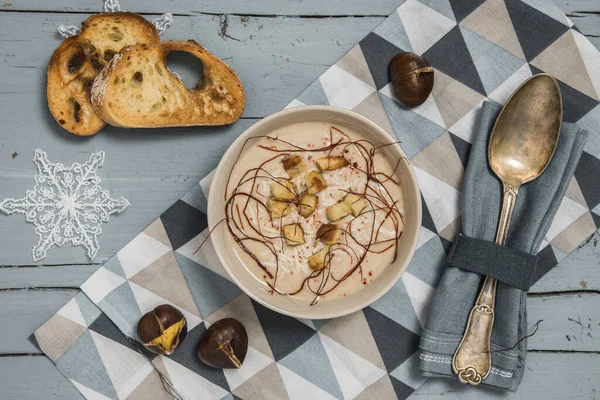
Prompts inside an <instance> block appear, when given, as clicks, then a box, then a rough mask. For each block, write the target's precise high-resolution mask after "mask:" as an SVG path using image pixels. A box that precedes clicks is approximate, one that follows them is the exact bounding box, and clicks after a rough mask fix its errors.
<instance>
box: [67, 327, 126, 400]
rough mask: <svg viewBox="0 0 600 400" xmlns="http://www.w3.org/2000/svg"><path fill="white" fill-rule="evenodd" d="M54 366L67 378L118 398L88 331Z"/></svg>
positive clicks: (110, 396) (112, 397)
mask: <svg viewBox="0 0 600 400" xmlns="http://www.w3.org/2000/svg"><path fill="white" fill-rule="evenodd" d="M83 360H85V361H83ZM56 366H57V367H58V369H59V370H60V371H61V372H62V373H63V374H64V375H65V376H67V377H68V378H69V379H72V380H74V381H75V382H79V383H81V384H82V385H84V386H87V387H88V388H90V389H92V390H95V391H96V392H98V393H100V394H102V395H104V396H106V397H108V398H111V399H116V398H118V396H117V392H116V390H115V388H114V386H113V384H112V381H111V380H110V377H109V376H108V372H107V371H106V369H105V367H104V363H103V362H102V359H101V358H100V354H98V350H97V349H96V345H95V344H94V340H93V339H92V336H91V334H90V332H89V331H86V332H85V333H84V334H83V335H81V336H80V337H79V339H78V340H77V341H76V342H75V343H74V344H73V345H72V346H71V348H70V349H69V350H67V352H66V353H65V354H64V355H63V356H62V357H61V359H60V360H58V362H57V363H56ZM84 366H86V367H85V368H84Z"/></svg>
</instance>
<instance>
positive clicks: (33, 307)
mask: <svg viewBox="0 0 600 400" xmlns="http://www.w3.org/2000/svg"><path fill="white" fill-rule="evenodd" d="M77 293H78V291H77V290H58V289H57V290H13V291H0V305H2V306H1V307H0V321H2V323H0V339H1V340H0V354H22V353H34V354H35V353H39V352H40V350H39V349H38V348H37V347H36V346H35V345H34V344H33V343H32V342H31V341H30V340H29V337H30V336H31V335H32V334H33V332H34V331H35V330H36V329H37V328H39V327H40V326H41V325H42V324H43V323H44V322H46V321H47V320H48V319H49V318H50V317H51V316H52V315H54V314H55V313H56V311H58V310H59V309H60V308H61V307H62V306H64V305H65V304H67V302H68V301H69V300H71V299H72V298H73V297H74V296H75V295H76V294H77ZM0 359H1V358H0ZM0 375H1V374H0ZM1 388H2V386H0V398H2V394H1V393H2V389H1Z"/></svg>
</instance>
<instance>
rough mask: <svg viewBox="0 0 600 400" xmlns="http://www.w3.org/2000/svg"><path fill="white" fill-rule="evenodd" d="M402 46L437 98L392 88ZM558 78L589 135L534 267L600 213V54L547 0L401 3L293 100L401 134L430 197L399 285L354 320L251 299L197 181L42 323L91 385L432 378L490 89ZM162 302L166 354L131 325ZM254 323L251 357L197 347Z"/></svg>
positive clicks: (331, 384)
mask: <svg viewBox="0 0 600 400" xmlns="http://www.w3.org/2000/svg"><path fill="white" fill-rule="evenodd" d="M400 51H413V52H415V53H419V54H423V55H424V57H425V58H426V59H427V60H428V61H429V62H430V64H431V65H432V66H433V67H434V68H435V70H436V71H435V85H434V89H433V93H432V96H431V97H430V98H429V100H428V101H427V102H426V103H425V104H423V105H422V106H420V107H418V108H416V109H407V108H404V107H402V106H401V105H400V104H399V103H398V102H397V101H396V100H395V99H394V96H393V95H392V91H391V89H390V86H389V77H388V66H389V63H390V61H391V59H392V58H393V56H394V55H395V54H396V53H398V52H400ZM542 71H543V72H548V73H551V74H552V75H554V76H555V77H556V78H557V79H558V80H559V85H560V88H561V91H562V95H563V103H564V120H565V121H568V122H577V123H578V125H579V126H580V127H581V128H583V129H586V130H588V131H589V133H590V136H589V137H588V141H587V144H586V147H585V150H584V152H583V155H582V156H581V160H580V163H579V165H578V167H577V169H576V171H575V176H574V178H573V180H572V181H571V183H570V185H569V188H568V190H567V193H566V195H565V197H564V199H563V201H562V203H561V205H560V207H559V210H558V212H557V214H556V217H555V219H554V222H553V223H552V226H551V227H550V230H549V231H548V234H547V235H546V238H545V240H544V241H543V243H542V245H541V248H540V252H539V253H538V255H539V257H540V259H539V262H538V271H537V277H538V278H539V277H540V276H542V275H543V274H545V273H546V272H547V271H549V270H550V269H551V268H552V267H554V266H555V265H556V264H557V263H558V262H559V261H560V260H562V259H563V258H564V257H565V256H566V255H567V254H568V253H569V252H571V251H572V250H574V249H575V248H576V247H577V246H578V245H579V244H580V243H581V242H583V241H584V240H585V238H586V237H588V236H589V235H591V234H592V233H593V232H595V231H596V230H597V229H598V227H599V225H600V183H599V182H600V181H598V179H597V177H598V176H599V174H600V105H599V104H600V103H599V94H600V53H599V52H598V51H597V50H596V48H595V47H594V46H593V45H592V44H591V43H590V42H589V41H588V40H587V39H586V38H585V37H584V36H583V35H582V34H581V33H580V32H578V31H577V29H576V28H575V27H573V26H572V23H571V22H570V21H569V20H568V19H567V17H566V16H565V15H564V14H563V13H562V12H561V11H560V10H559V9H558V8H557V7H556V6H554V5H553V4H552V3H551V2H550V1H549V0H473V1H468V2H467V1H459V0H407V1H406V2H405V3H403V4H402V5H401V6H400V7H399V8H398V9H397V10H396V11H395V12H394V13H393V14H392V15H390V16H389V17H388V18H387V19H386V20H385V21H384V22H383V23H382V24H381V25H380V26H379V27H377V28H376V29H375V30H374V31H373V32H372V33H371V34H369V35H368V36H367V37H366V38H365V39H363V40H362V41H361V42H360V43H359V44H358V45H357V46H356V47H354V48H353V49H352V50H351V51H350V52H349V53H347V54H346V55H345V56H344V57H343V58H342V59H340V60H339V61H338V62H337V63H336V64H335V65H333V66H332V67H330V68H329V69H328V70H327V71H326V72H325V73H324V74H323V75H322V76H321V77H320V78H319V79H318V80H316V81H315V82H314V83H313V84H312V85H311V86H310V87H308V88H307V89H306V90H305V91H304V92H303V93H302V94H301V95H300V96H298V98H297V99H295V100H294V101H292V103H290V105H289V106H294V105H301V104H329V105H333V106H338V107H342V108H346V109H350V110H353V111H355V112H358V113H359V114H362V115H364V116H366V117H368V118H370V119H371V120H373V121H375V122H376V123H377V124H378V125H380V126H381V127H382V128H383V129H385V130H386V131H387V132H388V133H389V134H390V135H392V136H396V137H397V138H398V139H399V140H400V141H401V142H402V148H403V150H404V152H405V153H406V154H407V156H408V157H409V158H410V160H411V164H412V166H413V168H414V170H415V173H416V176H417V179H418V180H419V184H420V187H421V192H422V195H423V196H422V197H423V223H422V229H421V236H420V239H419V243H418V247H417V250H416V252H415V255H414V258H413V260H412V261H411V263H410V265H409V266H408V269H407V271H406V272H405V273H404V274H403V276H402V278H401V279H400V280H399V281H398V282H397V284H396V285H394V287H393V288H392V289H391V290H390V291H389V292H388V293H387V294H386V295H385V296H383V297H382V298H381V299H380V300H378V301H377V302H375V303H374V304H373V305H371V306H370V307H368V308H366V309H364V310H361V311H358V312H356V313H354V314H351V315H349V316H346V317H342V318H336V319H333V320H325V321H306V320H297V319H294V318H290V317H285V316H282V315H279V314H277V313H275V312H272V311H270V310H268V309H266V308H264V307H262V306H261V305H259V304H257V303H255V302H253V301H251V300H250V299H249V298H248V297H247V296H246V295H245V294H243V293H242V292H241V291H240V290H239V289H238V288H237V287H236V286H235V285H234V284H233V283H231V282H230V280H229V278H228V276H227V274H226V273H225V272H224V270H223V268H222V266H221V265H220V264H219V262H218V260H217V259H216V256H215V254H214V250H213V249H212V248H211V245H210V241H207V243H206V244H205V246H204V247H203V248H202V250H201V251H199V252H197V253H196V254H193V253H194V251H195V250H196V249H197V248H198V246H199V244H200V243H201V242H202V240H203V239H204V238H205V237H206V235H207V230H206V225H207V223H206V215H205V213H204V210H205V207H206V198H205V192H206V190H207V188H208V183H209V181H210V176H209V177H207V179H205V180H203V182H201V183H200V184H199V185H196V187H194V188H193V189H192V190H191V191H190V192H189V193H188V194H187V195H186V196H184V198H182V199H181V200H179V201H178V202H177V203H175V204H174V205H173V206H172V207H171V208H169V209H168V210H167V211H166V212H165V213H164V214H163V215H161V216H160V217H159V218H158V219H157V220H155V221H154V222H153V223H152V224H151V225H150V226H149V227H148V228H146V230H145V231H144V232H143V233H141V234H140V235H138V236H137V237H136V238H135V239H134V240H133V241H132V242H130V243H129V244H128V245H126V246H125V247H124V248H123V249H121V250H120V251H119V252H118V253H117V255H116V256H115V257H113V258H112V259H111V260H109V261H108V262H107V263H106V265H104V266H103V267H101V268H99V270H98V271H97V272H96V273H95V274H94V275H93V276H92V277H90V278H89V280H88V281H86V282H85V283H84V284H83V285H82V290H83V292H84V293H82V294H79V295H77V296H76V297H75V298H74V299H73V300H71V301H70V302H69V303H68V304H67V305H66V306H65V307H63V308H62V309H61V310H60V311H59V312H58V313H57V314H56V315H55V316H53V317H52V318H51V319H50V320H49V321H48V322H47V323H46V324H44V325H43V326H42V327H41V328H40V329H39V330H38V331H37V332H36V334H35V337H36V339H37V341H38V343H39V345H40V347H41V349H42V350H43V351H44V352H45V353H46V354H47V355H48V356H49V357H50V358H51V359H52V360H53V361H54V362H55V363H56V365H57V367H58V368H59V369H60V371H61V372H62V373H63V374H64V375H65V376H66V377H67V378H69V379H70V380H71V382H73V384H74V385H75V387H76V388H77V389H78V390H79V391H80V392H81V393H82V394H83V395H84V396H85V397H87V398H120V399H123V398H140V399H154V398H165V397H167V398H168V397H170V396H169V395H168V394H167V392H166V390H170V387H173V388H174V389H175V390H176V391H177V393H178V395H179V396H180V397H183V398H186V399H194V398H201V399H221V398H227V399H234V398H243V399H250V398H252V399H270V398H276V399H280V398H290V399H307V398H310V399H334V398H337V399H342V398H344V399H351V398H359V399H361V398H363V399H367V398H384V399H388V398H392V397H394V396H396V397H398V398H406V397H408V396H409V395H410V393H412V392H413V391H414V389H416V388H417V387H418V386H419V385H420V384H421V383H422V382H423V381H424V378H423V377H422V376H421V375H420V373H419V371H418V369H417V367H416V366H417V359H416V358H417V357H418V355H417V353H416V352H417V347H418V342H419V335H420V331H421V328H422V326H423V324H424V322H425V319H426V316H427V315H426V314H427V305H428V302H429V300H430V298H431V295H432V293H433V291H434V288H435V287H436V285H437V283H438V280H439V278H440V276H441V273H442V268H443V260H444V258H445V256H446V251H447V250H448V248H449V246H450V245H451V242H452V240H453V239H454V236H455V234H456V233H457V231H458V229H459V228H460V208H459V204H460V200H461V188H462V180H463V175H464V170H465V164H466V161H467V158H468V154H469V150H470V146H471V144H470V143H471V139H472V135H473V133H474V126H475V125H476V123H477V121H478V116H479V112H480V110H481V106H482V104H483V102H484V100H486V99H487V100H490V101H494V102H496V103H499V104H503V103H504V102H505V101H506V99H507V98H508V96H509V95H510V94H511V93H512V92H513V90H514V89H516V87H517V86H518V85H519V84H520V83H521V82H522V81H523V80H525V79H526V78H528V77H529V76H531V75H532V74H535V73H538V72H542ZM161 303H171V304H173V305H175V306H176V307H177V308H179V309H180V310H182V312H183V313H184V314H185V316H186V318H187V320H188V328H189V329H190V332H189V333H188V336H187V338H186V340H185V342H184V344H183V346H182V347H181V348H180V349H179V350H178V351H177V352H176V353H175V354H174V355H172V356H170V357H164V356H155V355H152V354H149V353H148V352H147V351H145V350H143V349H140V346H139V343H137V341H136V340H135V339H136V334H135V325H136V324H137V321H138V319H139V318H140V317H141V315H142V314H144V313H145V312H147V311H149V310H150V309H152V308H153V307H154V306H156V305H158V304H161ZM223 317H234V318H237V319H239V320H240V321H242V322H243V323H244V325H245V326H246V328H247V330H248V333H249V338H250V349H249V351H248V355H247V358H246V361H245V363H244V365H243V367H242V368H241V369H239V370H235V371H230V370H228V371H222V370H216V369H211V368H207V367H205V366H204V365H203V364H201V363H200V362H199V361H198V360H197V359H196V356H195V347H196V345H197V342H198V338H199V336H200V335H201V334H202V332H204V331H205V330H206V329H207V326H209V325H210V324H211V323H212V322H214V321H216V320H218V319H221V318H223Z"/></svg>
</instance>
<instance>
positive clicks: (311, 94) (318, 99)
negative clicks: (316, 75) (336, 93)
mask: <svg viewBox="0 0 600 400" xmlns="http://www.w3.org/2000/svg"><path fill="white" fill-rule="evenodd" d="M298 100H300V101H301V102H302V103H304V104H314V105H324V106H328V105H329V100H328V99H327V95H326V94H325V91H324V90H323V86H321V82H320V81H319V80H318V79H317V80H316V81H314V82H313V83H312V84H311V85H310V86H309V87H308V88H306V90H305V91H304V92H302V94H301V95H300V96H298Z"/></svg>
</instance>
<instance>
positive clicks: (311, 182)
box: [306, 170, 327, 194]
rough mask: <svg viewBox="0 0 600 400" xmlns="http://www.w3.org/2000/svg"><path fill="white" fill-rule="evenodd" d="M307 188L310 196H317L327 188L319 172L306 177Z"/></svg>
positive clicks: (310, 173)
mask: <svg viewBox="0 0 600 400" xmlns="http://www.w3.org/2000/svg"><path fill="white" fill-rule="evenodd" d="M306 186H307V188H308V189H307V191H308V193H309V194H317V193H319V192H320V191H321V190H323V189H325V188H326V187H327V182H325V178H323V175H321V173H320V172H319V171H317V170H314V171H310V172H309V173H308V175H307V176H306Z"/></svg>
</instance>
